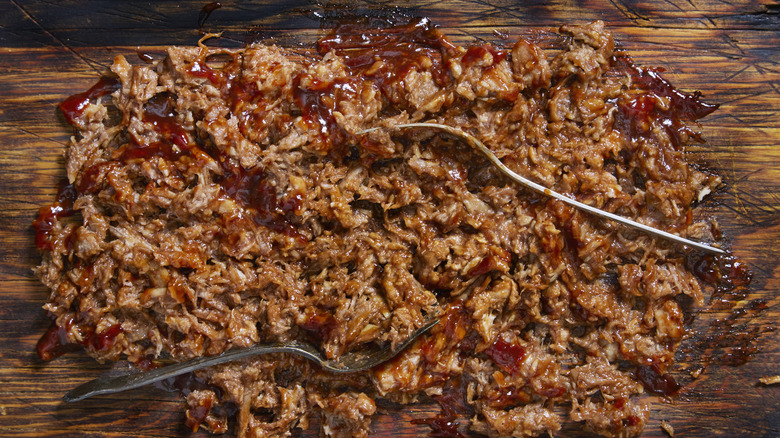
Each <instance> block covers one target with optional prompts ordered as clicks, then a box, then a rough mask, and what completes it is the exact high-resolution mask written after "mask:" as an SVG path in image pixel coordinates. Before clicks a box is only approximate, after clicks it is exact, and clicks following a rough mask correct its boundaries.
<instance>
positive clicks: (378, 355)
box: [320, 318, 439, 374]
mask: <svg viewBox="0 0 780 438" xmlns="http://www.w3.org/2000/svg"><path fill="white" fill-rule="evenodd" d="M438 323H439V318H435V319H432V320H431V321H428V323H426V324H425V325H423V326H422V327H420V328H418V329H417V330H415V331H414V332H413V333H412V334H411V335H410V336H409V337H408V338H406V339H405V340H404V341H403V342H401V343H400V344H399V345H398V347H396V348H395V349H382V350H380V351H378V352H377V351H374V352H366V351H362V350H358V351H354V352H350V353H347V354H345V355H342V356H340V357H339V358H337V359H333V360H323V361H322V362H321V363H320V364H321V365H322V368H323V369H325V370H328V371H330V372H332V373H338V374H346V373H356V372H359V371H365V370H367V369H369V368H373V367H375V366H377V365H379V364H381V363H383V362H387V361H388V360H390V359H392V358H394V357H395V356H396V355H398V353H400V352H401V351H403V350H405V349H406V347H408V346H409V345H411V344H412V342H414V341H415V340H416V339H417V338H419V337H420V336H421V335H423V334H424V333H425V332H427V331H428V330H430V329H431V328H433V326H435V325H436V324H438Z"/></svg>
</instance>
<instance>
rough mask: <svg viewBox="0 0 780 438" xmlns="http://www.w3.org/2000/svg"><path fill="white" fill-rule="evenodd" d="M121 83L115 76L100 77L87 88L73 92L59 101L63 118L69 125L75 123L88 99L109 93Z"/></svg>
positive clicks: (87, 103)
mask: <svg viewBox="0 0 780 438" xmlns="http://www.w3.org/2000/svg"><path fill="white" fill-rule="evenodd" d="M121 86H122V84H120V83H119V81H118V80H117V79H116V78H113V77H102V78H100V80H98V81H97V83H96V84H95V85H93V86H92V87H91V88H90V89H89V90H87V91H85V92H83V93H78V94H74V95H73V96H70V97H69V98H67V99H65V100H64V101H62V103H60V111H62V115H63V116H65V120H67V121H68V123H70V124H71V125H73V124H75V122H76V119H77V118H78V117H79V116H81V115H82V114H83V113H84V109H86V107H87V105H89V101H90V100H94V99H97V98H99V97H102V96H105V95H107V94H111V93H113V92H114V91H116V90H118V89H119V88H120V87H121Z"/></svg>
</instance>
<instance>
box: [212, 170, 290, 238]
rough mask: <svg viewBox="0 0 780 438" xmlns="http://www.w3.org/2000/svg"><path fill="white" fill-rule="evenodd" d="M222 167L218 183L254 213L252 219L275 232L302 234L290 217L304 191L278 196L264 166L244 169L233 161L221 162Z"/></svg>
mask: <svg viewBox="0 0 780 438" xmlns="http://www.w3.org/2000/svg"><path fill="white" fill-rule="evenodd" d="M220 164H221V166H222V170H223V176H222V179H220V180H219V184H220V185H221V186H222V189H223V190H224V192H225V194H226V195H228V196H230V197H231V198H232V199H234V200H236V202H238V203H239V204H241V205H242V206H244V207H246V208H249V209H251V210H252V212H253V216H252V218H253V220H254V222H255V223H257V224H259V225H264V226H266V227H268V228H270V229H272V230H274V231H277V232H281V233H284V234H286V235H288V236H292V237H300V236H299V233H298V231H297V230H296V229H295V227H294V226H293V224H292V221H291V217H292V215H294V214H295V212H297V211H298V210H299V209H300V206H301V202H302V201H303V194H302V193H297V192H293V193H290V194H288V195H287V196H285V197H279V196H277V194H276V189H275V188H274V187H273V186H272V185H271V183H270V182H269V181H268V179H267V175H266V173H265V171H264V170H263V169H262V168H259V167H258V168H255V169H252V170H247V169H244V168H243V167H242V166H241V165H239V164H238V163H236V162H235V161H233V160H225V161H222V162H220Z"/></svg>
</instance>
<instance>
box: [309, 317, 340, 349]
mask: <svg viewBox="0 0 780 438" xmlns="http://www.w3.org/2000/svg"><path fill="white" fill-rule="evenodd" d="M301 328H302V329H304V330H306V331H307V332H309V334H311V335H312V336H313V337H314V339H315V340H316V341H319V342H320V343H324V342H328V340H330V338H331V333H333V331H334V330H336V329H337V328H338V322H337V321H336V318H334V317H333V315H332V314H330V313H328V312H326V311H324V310H320V309H315V310H314V311H313V312H312V313H311V315H309V316H308V318H307V319H306V321H305V322H304V323H303V324H301Z"/></svg>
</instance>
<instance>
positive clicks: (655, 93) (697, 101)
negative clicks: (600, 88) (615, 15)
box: [613, 56, 719, 147]
mask: <svg viewBox="0 0 780 438" xmlns="http://www.w3.org/2000/svg"><path fill="white" fill-rule="evenodd" d="M613 64H614V66H615V68H616V69H617V70H618V71H623V72H626V73H628V74H629V75H631V80H632V82H633V84H634V86H635V87H637V89H638V90H639V93H638V94H635V95H633V96H632V97H630V98H622V99H620V100H618V112H617V114H616V116H615V129H617V130H618V131H620V132H622V133H623V134H624V135H627V136H628V137H629V138H630V139H632V140H636V139H638V138H641V137H648V136H650V135H651V134H652V129H653V121H654V120H655V121H656V123H660V125H661V127H662V128H663V129H664V130H665V131H666V132H667V134H668V135H669V138H670V140H671V142H672V144H673V145H674V146H675V147H679V146H680V145H681V144H683V143H684V141H683V140H684V139H685V138H691V139H693V140H695V141H698V142H701V141H702V139H701V135H700V134H699V133H697V132H695V131H693V130H692V129H691V128H689V127H688V126H687V125H686V124H685V122H695V121H696V120H699V119H701V118H702V117H704V116H706V115H708V114H711V113H712V112H713V111H715V110H716V109H718V107H719V105H712V104H708V103H705V102H703V101H702V100H701V93H699V92H698V91H697V92H695V93H693V94H687V93H683V92H682V91H680V90H678V89H676V88H675V87H674V86H672V84H670V83H669V82H668V81H667V80H666V79H664V78H663V77H661V75H660V74H659V72H660V71H662V70H661V69H650V68H646V67H638V66H636V65H635V64H634V62H633V61H632V60H631V58H629V57H628V56H619V57H616V58H615V59H614V63H613ZM659 101H663V102H665V104H663V105H662V104H660V103H659Z"/></svg>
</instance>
